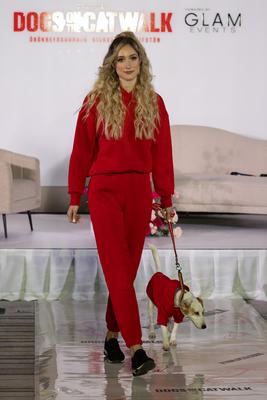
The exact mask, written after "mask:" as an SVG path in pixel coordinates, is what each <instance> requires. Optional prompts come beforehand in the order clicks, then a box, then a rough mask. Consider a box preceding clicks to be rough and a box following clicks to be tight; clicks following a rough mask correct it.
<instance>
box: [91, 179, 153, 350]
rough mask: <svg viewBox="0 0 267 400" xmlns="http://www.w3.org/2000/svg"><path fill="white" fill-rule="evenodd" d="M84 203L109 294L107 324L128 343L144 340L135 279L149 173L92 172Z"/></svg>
mask: <svg viewBox="0 0 267 400" xmlns="http://www.w3.org/2000/svg"><path fill="white" fill-rule="evenodd" d="M88 204H89V210H90V215H91V220H92V224H93V228H94V232H95V238H96V244H97V248H98V254H99V258H100V262H101V265H102V268H103V272H104V276H105V280H106V283H107V287H108V291H109V298H108V304H107V311H106V322H107V329H108V330H110V331H112V332H121V335H122V337H123V339H124V340H125V343H126V345H127V346H128V347H130V346H133V345H134V344H141V343H142V332H141V324H140V317H139V310H138V304H137V300H136V294H135V289H134V280H135V277H136V273H137V269H138V266H139V263H140V258H141V254H142V249H143V245H144V239H145V235H146V233H147V229H148V224H149V221H150V216H151V206H152V195H151V185H150V177H149V174H145V173H144V174H142V173H117V174H109V175H94V176H93V177H92V178H91V181H90V183H89V190H88Z"/></svg>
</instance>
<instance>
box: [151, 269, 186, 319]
mask: <svg viewBox="0 0 267 400" xmlns="http://www.w3.org/2000/svg"><path fill="white" fill-rule="evenodd" d="M179 289H181V284H180V282H179V281H178V280H177V279H170V278H169V277H168V276H166V275H164V274H163V273H162V272H156V273H155V274H154V275H153V276H152V278H151V279H150V281H149V282H148V285H147V288H146V292H147V295H148V297H149V298H150V300H151V301H152V303H153V304H155V306H156V307H157V309H158V318H157V324H158V325H165V326H167V324H168V320H169V318H170V317H173V319H174V321H175V322H177V323H180V322H182V321H183V319H184V315H183V313H182V311H181V310H180V308H177V307H174V296H175V293H176V291H177V290H179ZM185 289H186V290H189V288H188V287H187V286H185Z"/></svg>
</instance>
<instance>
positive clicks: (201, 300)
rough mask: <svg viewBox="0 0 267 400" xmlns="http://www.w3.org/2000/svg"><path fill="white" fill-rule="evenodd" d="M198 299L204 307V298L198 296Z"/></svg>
mask: <svg viewBox="0 0 267 400" xmlns="http://www.w3.org/2000/svg"><path fill="white" fill-rule="evenodd" d="M197 299H198V301H199V302H200V304H201V305H202V307H204V304H203V300H202V299H201V298H200V297H197Z"/></svg>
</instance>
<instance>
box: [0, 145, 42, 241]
mask: <svg viewBox="0 0 267 400" xmlns="http://www.w3.org/2000/svg"><path fill="white" fill-rule="evenodd" d="M40 204H41V187H40V165H39V160H38V159H37V158H34V157H30V156H26V155H24V154H18V153H13V152H11V151H8V150H4V149H0V214H2V218H3V224H4V233H5V238H7V222H6V214H12V213H18V212H22V211H26V212H27V214H28V218H29V222H30V227H31V230H33V226H32V219H31V212H30V210H31V209H33V208H37V207H39V206H40Z"/></svg>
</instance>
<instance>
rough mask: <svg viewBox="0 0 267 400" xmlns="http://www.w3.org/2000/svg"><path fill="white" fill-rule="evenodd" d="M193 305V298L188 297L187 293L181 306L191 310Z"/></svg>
mask: <svg viewBox="0 0 267 400" xmlns="http://www.w3.org/2000/svg"><path fill="white" fill-rule="evenodd" d="M191 303H192V296H187V293H186V294H185V296H184V297H183V300H182V302H181V306H182V307H184V308H189V307H190V305H191Z"/></svg>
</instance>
